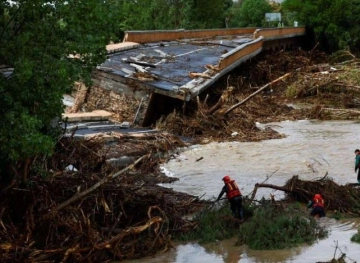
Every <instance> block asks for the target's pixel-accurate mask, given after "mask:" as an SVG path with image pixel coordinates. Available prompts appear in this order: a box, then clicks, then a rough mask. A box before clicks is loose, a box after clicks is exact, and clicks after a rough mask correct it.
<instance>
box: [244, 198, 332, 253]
mask: <svg viewBox="0 0 360 263" xmlns="http://www.w3.org/2000/svg"><path fill="white" fill-rule="evenodd" d="M326 236H327V231H326V230H325V229H323V228H322V227H320V226H319V225H318V224H317V223H316V221H315V220H314V219H313V218H308V216H307V214H306V213H305V212H304V211H301V210H300V209H299V207H298V206H296V205H295V206H294V205H288V206H287V205H276V204H272V203H267V204H263V205H261V206H258V207H256V209H255V211H254V215H253V217H252V218H251V220H249V221H248V222H245V223H244V224H242V225H241V226H240V230H239V240H238V244H239V245H240V244H246V245H248V246H249V247H250V248H251V249H283V248H290V247H294V246H296V245H298V244H303V243H309V244H311V243H313V242H314V241H315V240H316V239H317V238H324V237H326Z"/></svg>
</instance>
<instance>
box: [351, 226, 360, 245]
mask: <svg viewBox="0 0 360 263" xmlns="http://www.w3.org/2000/svg"><path fill="white" fill-rule="evenodd" d="M351 241H352V242H355V243H359V244H360V228H358V232H357V233H356V234H355V235H353V236H352V237H351Z"/></svg>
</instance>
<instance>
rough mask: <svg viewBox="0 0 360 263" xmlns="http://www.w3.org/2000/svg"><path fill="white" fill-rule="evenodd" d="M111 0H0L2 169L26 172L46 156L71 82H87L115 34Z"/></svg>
mask: <svg viewBox="0 0 360 263" xmlns="http://www.w3.org/2000/svg"><path fill="white" fill-rule="evenodd" d="M116 10H117V9H116V1H105V2H104V3H103V4H101V5H99V2H98V1H97V0H88V1H68V0H67V1H56V2H49V1H45V0H34V1H7V0H1V2H0V13H1V17H2V19H1V20H0V46H1V49H0V65H1V67H2V68H4V67H6V68H8V70H9V72H10V73H9V74H1V73H0V94H1V96H0V104H1V105H2V107H1V110H0V115H1V119H0V160H1V164H0V174H1V176H2V177H3V176H4V175H5V174H6V175H7V174H8V173H9V172H10V171H12V173H13V174H16V173H18V172H20V171H19V170H22V171H21V173H23V175H24V179H25V178H26V173H27V170H28V166H29V164H30V163H31V160H32V159H33V158H35V156H37V155H39V154H41V155H42V154H45V155H49V154H51V153H52V151H53V148H54V141H55V139H56V136H57V134H58V131H57V130H56V126H57V125H56V124H57V121H56V120H59V119H60V118H61V113H62V112H63V104H62V96H63V94H64V93H66V92H68V91H69V90H71V88H72V86H73V84H74V82H75V81H78V80H82V81H84V82H86V83H87V84H89V83H90V74H91V71H92V69H93V68H94V67H96V66H97V65H99V64H100V63H102V62H103V61H104V60H105V58H106V49H105V46H106V44H108V43H109V42H110V41H111V40H117V37H116V33H117V32H119V30H120V29H119V24H120V23H119V19H121V18H120V17H119V16H118V13H117V11H116Z"/></svg>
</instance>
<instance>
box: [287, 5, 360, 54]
mask: <svg viewBox="0 0 360 263" xmlns="http://www.w3.org/2000/svg"><path fill="white" fill-rule="evenodd" d="M282 7H283V10H284V11H285V12H293V13H294V14H295V18H294V19H296V20H298V21H299V22H300V23H301V24H303V25H307V26H309V27H310V28H312V29H313V30H314V32H315V34H316V37H317V39H318V41H319V42H320V44H321V46H322V47H323V48H324V49H325V50H326V51H328V52H334V51H337V50H339V49H347V48H350V49H352V50H353V51H357V52H358V51H359V46H360V45H359V44H360V29H359V27H358V25H359V23H360V16H359V12H360V0H352V1H348V0H318V1H312V0H285V1H284V2H283V4H282Z"/></svg>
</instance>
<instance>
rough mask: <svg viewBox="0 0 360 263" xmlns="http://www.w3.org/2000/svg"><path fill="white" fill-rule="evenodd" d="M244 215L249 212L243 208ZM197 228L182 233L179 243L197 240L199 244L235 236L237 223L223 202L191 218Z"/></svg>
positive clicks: (226, 203)
mask: <svg viewBox="0 0 360 263" xmlns="http://www.w3.org/2000/svg"><path fill="white" fill-rule="evenodd" d="M244 210H245V211H244V213H245V215H246V214H248V213H249V212H248V211H247V210H246V208H244ZM193 220H194V222H196V224H197V226H196V228H195V229H194V230H191V231H189V232H187V233H182V234H181V235H180V236H179V237H177V239H178V240H179V241H191V240H198V241H199V243H209V242H215V241H217V240H223V239H227V238H230V237H233V236H236V235H237V231H238V223H237V222H236V220H233V216H232V214H231V211H230V208H229V203H228V201H227V200H225V201H224V202H222V203H216V204H215V205H210V206H208V207H207V208H205V209H203V210H202V211H201V212H200V213H198V214H196V215H195V216H194V218H193Z"/></svg>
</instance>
